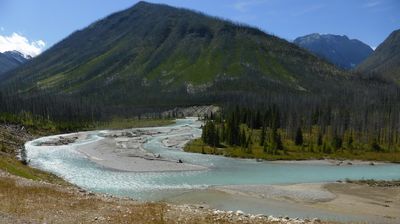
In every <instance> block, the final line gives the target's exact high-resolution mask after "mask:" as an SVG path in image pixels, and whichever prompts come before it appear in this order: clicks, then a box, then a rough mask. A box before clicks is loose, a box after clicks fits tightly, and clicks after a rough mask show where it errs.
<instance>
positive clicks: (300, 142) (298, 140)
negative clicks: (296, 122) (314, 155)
mask: <svg viewBox="0 0 400 224" xmlns="http://www.w3.org/2000/svg"><path fill="white" fill-rule="evenodd" d="M294 143H295V144H296V145H303V132H302V131H301V128H300V127H299V128H297V131H296V137H295V140H294Z"/></svg>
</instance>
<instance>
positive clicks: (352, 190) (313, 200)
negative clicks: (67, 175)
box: [0, 126, 400, 223]
mask: <svg viewBox="0 0 400 224" xmlns="http://www.w3.org/2000/svg"><path fill="white" fill-rule="evenodd" d="M0 134H1V135H0V137H1V138H2V139H3V142H5V143H3V144H4V145H6V147H7V148H11V150H10V151H11V152H12V151H16V150H17V148H18V147H20V146H21V143H23V142H24V141H26V140H28V139H31V138H32V137H33V136H32V135H30V134H29V133H28V132H27V131H26V130H24V129H23V128H21V127H19V126H7V127H4V126H2V127H0ZM11 136H13V138H11ZM121 137H123V136H121ZM121 137H119V138H121ZM63 141H65V139H64V140H63ZM123 142H125V141H123ZM166 143H167V144H172V143H173V142H166ZM52 144H58V143H57V142H55V143H52ZM174 144H175V143H174ZM11 154H12V153H4V152H3V153H1V154H0V201H1V203H0V223H42V222H46V223H76V222H79V223H322V222H320V221H319V220H311V219H310V220H303V221H302V220H294V219H291V220H290V221H287V220H286V219H285V218H280V219H279V218H273V217H267V216H262V215H259V216H255V215H246V214H243V213H241V212H223V211H218V210H214V209H210V207H213V206H212V203H211V206H210V205H207V204H202V200H204V198H201V192H196V193H194V194H193V192H190V197H192V198H193V200H192V201H193V203H191V204H192V205H182V203H179V198H176V199H174V200H175V201H173V200H172V201H170V202H169V203H168V204H167V203H140V202H137V201H134V200H130V199H124V198H115V197H110V196H106V195H100V194H94V193H91V192H87V191H85V190H82V189H80V188H78V187H75V186H72V185H70V184H68V183H66V182H64V181H63V180H61V179H60V178H57V177H55V176H54V175H51V174H47V173H45V172H42V171H39V170H36V169H33V168H30V167H28V166H25V165H23V164H21V163H20V162H18V161H17V160H16V159H15V157H13V156H11ZM144 156H147V155H144ZM370 185H371V186H370ZM208 190H209V191H214V192H215V195H216V198H218V197H233V198H235V199H241V198H242V199H243V198H245V199H246V200H249V201H251V202H255V203H261V204H260V205H262V203H270V204H274V203H276V204H277V206H278V209H281V210H282V213H284V212H285V209H287V208H289V207H297V208H299V209H310V210H315V211H322V212H325V211H329V212H334V213H337V214H339V215H340V214H347V215H359V216H363V215H365V216H369V217H372V219H369V220H374V218H377V220H379V221H383V222H387V223H396V222H397V221H398V220H399V219H400V215H399V214H398V212H397V211H399V210H400V188H399V186H398V185H397V184H395V185H392V186H389V185H387V184H386V183H384V184H379V183H378V184H377V183H371V182H361V183H358V182H357V183H331V184H297V185H282V186H271V185H261V186H223V187H215V188H211V189H208ZM196 194H198V195H200V198H199V199H196ZM184 201H185V202H188V200H187V198H185V200H184ZM279 206H280V207H279Z"/></svg>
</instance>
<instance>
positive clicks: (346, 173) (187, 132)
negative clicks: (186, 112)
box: [25, 118, 400, 221]
mask: <svg viewBox="0 0 400 224" xmlns="http://www.w3.org/2000/svg"><path fill="white" fill-rule="evenodd" d="M200 126H201V122H199V121H197V120H196V119H194V118H187V119H179V120H177V122H176V124H173V125H170V126H166V127H158V128H145V129H143V130H160V133H159V134H157V135H153V136H150V137H148V138H147V140H146V142H145V143H144V145H143V147H144V148H145V149H146V150H147V151H149V152H152V153H155V154H160V155H161V156H162V157H163V158H169V159H175V160H176V159H181V160H183V161H184V162H185V163H190V164H195V165H200V166H205V167H208V169H206V170H199V171H174V172H122V171H119V170H113V169H108V168H106V167H103V166H100V165H99V164H97V163H95V162H93V161H92V160H89V159H88V158H87V156H85V155H84V154H82V153H80V152H79V151H78V150H77V148H79V147H80V146H82V145H86V144H92V143H94V142H96V141H99V140H101V139H103V138H104V137H103V136H104V133H107V131H93V132H88V134H87V137H86V138H85V139H83V140H79V141H77V142H75V143H73V144H69V145H63V146H38V142H43V141H46V139H49V138H51V136H50V137H43V138H39V139H36V140H33V141H30V142H27V143H26V144H25V148H26V151H27V157H28V160H29V161H30V165H31V166H33V167H37V168H39V169H42V170H45V171H49V172H51V173H54V174H56V175H58V176H61V177H62V178H64V179H66V180H67V181H69V182H71V183H73V184H76V185H78V186H80V187H82V188H85V189H88V190H91V191H94V192H101V193H107V194H111V195H116V196H126V197H131V198H134V199H137V200H143V201H160V200H165V201H171V202H176V201H179V202H183V203H185V202H188V203H193V202H199V201H201V202H206V203H209V204H211V205H212V206H215V207H219V208H222V209H242V210H244V211H247V212H252V213H274V214H272V215H283V214H277V213H278V210H280V211H282V209H280V208H281V207H280V206H285V205H279V204H275V205H276V206H275V207H274V205H273V204H271V205H268V203H267V204H263V205H260V204H258V203H259V202H258V201H256V200H248V201H246V200H237V199H236V201H235V200H234V199H232V198H230V197H228V196H226V195H224V194H216V193H215V192H214V191H212V192H210V191H207V189H209V187H210V186H220V185H261V184H262V185H265V184H269V185H276V184H298V183H319V182H335V181H337V180H344V179H346V178H349V179H379V180H391V179H399V178H400V165H396V164H378V165H375V166H370V165H353V166H332V165H328V164H325V163H309V164H307V163H276V162H257V161H255V160H248V159H233V158H226V157H221V156H213V155H203V154H193V153H186V152H183V151H182V150H181V145H179V146H177V147H166V146H165V145H164V144H163V140H165V139H168V138H174V139H179V138H182V139H185V141H187V140H188V139H193V138H198V137H200V135H201V129H200ZM182 130H184V131H182ZM182 195H184V196H182ZM196 197H197V198H198V199H197V200H196V199H195V198H196ZM224 200H225V203H224ZM263 206H264V207H263ZM278 208H279V209H278ZM285 215H292V216H296V217H297V216H299V217H309V216H323V217H324V218H327V219H335V220H340V221H343V220H345V221H347V220H352V218H354V217H347V218H338V217H337V216H336V215H335V214H328V213H327V214H325V213H322V212H313V211H311V210H305V209H296V208H288V207H286V209H285ZM354 219H356V218H354Z"/></svg>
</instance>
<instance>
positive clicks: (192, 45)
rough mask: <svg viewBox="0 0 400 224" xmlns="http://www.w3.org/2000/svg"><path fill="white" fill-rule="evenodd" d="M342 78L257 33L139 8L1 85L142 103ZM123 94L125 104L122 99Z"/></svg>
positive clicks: (319, 87)
mask: <svg viewBox="0 0 400 224" xmlns="http://www.w3.org/2000/svg"><path fill="white" fill-rule="evenodd" d="M347 78H348V74H346V73H343V72H342V71H339V70H338V69H336V68H335V67H334V66H332V65H330V64H329V63H326V62H325V61H323V60H320V59H319V58H317V57H315V56H314V55H312V54H310V53H308V52H307V51H305V50H303V49H301V48H299V47H298V46H296V45H294V44H292V43H289V42H287V41H286V40H283V39H281V38H278V37H275V36H271V35H268V34H266V33H264V32H262V31H260V30H259V29H256V28H253V27H249V26H245V25H241V24H235V23H233V22H230V21H225V20H222V19H218V18H216V17H211V16H208V15H205V14H203V13H198V12H194V11H191V10H187V9H181V8H174V7H171V6H168V5H160V4H152V3H146V2H139V3H137V4H136V5H134V6H133V7H131V8H128V9H126V10H123V11H120V12H117V13H113V14H111V15H109V16H107V17H105V18H104V19H101V20H98V21H96V22H94V23H93V24H91V25H89V26H88V27H86V28H84V29H81V30H78V31H76V32H74V33H72V34H71V35H69V36H68V37H66V38H65V39H63V40H62V41H61V42H59V43H57V44H56V45H54V46H53V47H51V48H50V49H48V50H47V51H45V52H43V53H42V54H41V55H39V56H38V57H36V58H34V59H33V60H32V61H30V63H28V64H26V65H24V66H22V67H21V68H18V69H17V70H15V71H13V72H12V73H9V74H7V77H4V78H3V82H2V83H5V84H3V85H4V86H7V84H8V85H10V84H12V83H13V84H16V85H17V86H18V91H19V92H25V93H29V92H31V91H33V90H46V91H50V92H55V93H65V94H78V95H81V96H86V97H92V98H93V97H97V98H99V97H100V96H101V97H102V98H103V99H104V101H106V102H112V103H117V104H127V103H128V104H144V103H147V102H148V101H149V100H148V99H147V100H139V99H138V95H140V96H141V97H147V98H152V97H149V96H150V95H152V96H153V97H160V96H156V95H160V93H167V94H164V95H162V96H161V97H167V95H168V94H171V98H174V97H180V96H183V95H187V97H188V100H189V101H191V100H190V99H189V98H191V97H193V95H196V94H198V93H207V94H208V93H209V92H212V91H214V92H216V91H217V92H218V91H219V92H223V94H225V93H226V92H255V90H257V91H267V90H268V89H278V90H279V89H290V90H292V91H303V92H304V91H305V92H314V91H325V87H326V88H333V87H332V86H340V84H339V83H337V82H336V81H337V80H339V81H340V80H344V79H347ZM327 80H331V81H332V82H331V83H329V84H328V83H326V82H327ZM243 83H248V84H246V85H243ZM268 91H270V90H268ZM146 94H147V95H146ZM121 95H126V96H125V97H124V100H127V101H129V102H126V101H121V98H123V97H121ZM144 95H145V96H144ZM139 101H140V102H139ZM185 102H186V101H185Z"/></svg>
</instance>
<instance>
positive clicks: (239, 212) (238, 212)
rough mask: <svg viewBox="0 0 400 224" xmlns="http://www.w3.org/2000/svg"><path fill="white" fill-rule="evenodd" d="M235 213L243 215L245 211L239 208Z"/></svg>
mask: <svg viewBox="0 0 400 224" xmlns="http://www.w3.org/2000/svg"><path fill="white" fill-rule="evenodd" d="M235 214H236V215H243V214H244V212H243V211H241V210H237V211H236V213H235Z"/></svg>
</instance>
